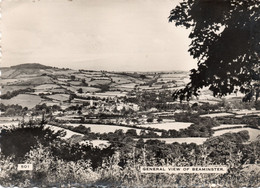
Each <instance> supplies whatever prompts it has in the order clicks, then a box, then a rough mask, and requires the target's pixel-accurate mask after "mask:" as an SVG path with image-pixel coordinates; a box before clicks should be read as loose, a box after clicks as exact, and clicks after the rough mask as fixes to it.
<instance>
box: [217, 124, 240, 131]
mask: <svg viewBox="0 0 260 188" xmlns="http://www.w3.org/2000/svg"><path fill="white" fill-rule="evenodd" d="M237 126H242V127H243V126H245V124H222V125H219V126H217V127H213V128H212V130H216V129H222V128H232V127H237Z"/></svg>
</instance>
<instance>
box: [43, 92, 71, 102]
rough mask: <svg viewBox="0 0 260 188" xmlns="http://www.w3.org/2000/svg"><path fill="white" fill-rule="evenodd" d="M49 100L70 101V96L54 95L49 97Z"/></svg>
mask: <svg viewBox="0 0 260 188" xmlns="http://www.w3.org/2000/svg"><path fill="white" fill-rule="evenodd" d="M48 98H50V99H54V100H57V101H67V100H69V95H67V94H54V95H49V96H48Z"/></svg>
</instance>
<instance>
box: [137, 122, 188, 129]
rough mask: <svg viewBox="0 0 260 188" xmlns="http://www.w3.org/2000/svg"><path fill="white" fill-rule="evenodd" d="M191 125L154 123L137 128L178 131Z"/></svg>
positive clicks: (183, 123)
mask: <svg viewBox="0 0 260 188" xmlns="http://www.w3.org/2000/svg"><path fill="white" fill-rule="evenodd" d="M191 124H192V123H186V122H168V123H154V124H143V125H138V126H139V127H143V128H148V127H150V128H154V129H163V130H166V131H168V130H176V131H179V130H180V129H186V128H188V127H189V126H190V125H191Z"/></svg>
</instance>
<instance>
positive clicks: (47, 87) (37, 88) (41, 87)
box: [34, 84, 60, 90]
mask: <svg viewBox="0 0 260 188" xmlns="http://www.w3.org/2000/svg"><path fill="white" fill-rule="evenodd" d="M58 87H60V86H58V85H56V84H42V85H39V86H36V87H34V89H35V90H50V89H54V88H58Z"/></svg>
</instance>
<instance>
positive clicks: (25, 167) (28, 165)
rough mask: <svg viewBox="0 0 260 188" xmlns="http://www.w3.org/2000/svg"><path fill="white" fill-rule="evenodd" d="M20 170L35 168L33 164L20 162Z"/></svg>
mask: <svg viewBox="0 0 260 188" xmlns="http://www.w3.org/2000/svg"><path fill="white" fill-rule="evenodd" d="M17 170H18V171H27V170H28V171H30V170H33V165H32V164H18V169H17Z"/></svg>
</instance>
